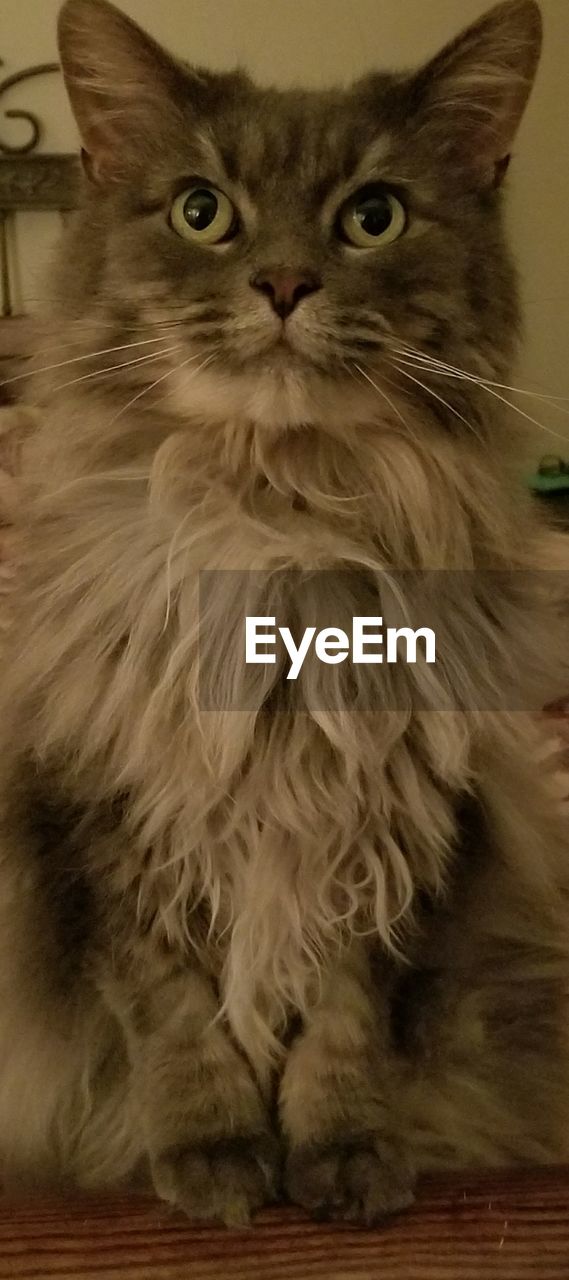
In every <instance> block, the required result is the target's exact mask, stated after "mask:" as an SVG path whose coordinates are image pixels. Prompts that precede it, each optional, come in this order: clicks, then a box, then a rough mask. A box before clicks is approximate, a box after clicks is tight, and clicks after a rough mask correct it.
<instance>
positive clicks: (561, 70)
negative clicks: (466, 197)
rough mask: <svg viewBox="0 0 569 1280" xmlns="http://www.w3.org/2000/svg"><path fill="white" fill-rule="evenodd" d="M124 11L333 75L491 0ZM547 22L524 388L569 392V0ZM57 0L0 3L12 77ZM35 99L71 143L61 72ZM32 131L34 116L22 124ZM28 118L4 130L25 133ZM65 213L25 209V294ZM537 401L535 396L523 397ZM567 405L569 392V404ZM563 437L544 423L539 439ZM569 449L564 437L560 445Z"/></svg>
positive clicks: (193, 5) (526, 153) (129, 1)
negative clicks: (30, 212) (29, 122)
mask: <svg viewBox="0 0 569 1280" xmlns="http://www.w3.org/2000/svg"><path fill="white" fill-rule="evenodd" d="M121 3H122V8H123V9H124V10H125V11H126V12H127V13H129V14H130V15H131V16H132V17H134V18H136V19H137V20H138V21H140V22H141V23H142V24H143V25H145V26H146V27H147V28H148V30H150V31H151V32H152V33H153V34H154V35H155V36H157V37H158V38H160V39H162V40H163V41H164V42H165V43H167V44H169V45H170V47H171V48H172V49H173V50H175V51H176V52H177V53H179V54H180V55H182V56H184V57H186V58H187V59H189V60H194V61H197V62H202V63H205V64H208V65H210V66H212V67H218V68H222V67H228V66H232V65H235V63H237V62H241V63H242V64H244V65H246V66H247V67H248V68H250V70H251V71H253V72H254V73H255V74H256V75H257V76H258V77H259V78H260V79H262V80H264V81H269V80H275V81H277V82H280V83H283V84H284V83H289V84H290V83H294V82H304V83H306V84H313V85H317V84H324V83H325V82H326V81H333V80H336V81H346V80H349V78H350V77H352V76H355V75H358V74H359V73H361V72H363V71H365V70H368V69H370V68H372V67H402V66H406V65H412V64H413V63H415V62H418V61H421V60H423V59H424V58H425V57H426V56H427V55H429V54H430V53H432V52H434V51H435V50H436V49H437V47H438V46H440V45H441V44H443V43H444V42H445V40H447V39H448V38H450V37H451V36H452V35H454V34H455V33H456V32H457V30H459V29H460V27H461V26H463V25H465V24H466V23H468V22H469V21H471V20H473V19H474V18H476V17H477V16H478V15H479V14H480V13H482V12H483V11H484V10H485V9H486V8H488V4H485V3H484V0H357V3H349V0H348V2H346V0H215V3H212V0H162V3H160V4H157V3H156V0H121ZM541 3H542V10H543V14H544V19H545V26H546V42H545V51H544V57H543V62H542V67H541V71H540V76H539V79H538V83H537V86H536V89H535V92H534V95H533V97H532V99H531V103H530V107H529V110H528V113H527V116H526V118H525V120H524V123H523V126H522V129H521V131H520V135H519V140H518V146H517V153H516V157H515V164H514V166H513V168H512V171H511V178H510V193H511V199H510V215H509V216H510V221H511V228H512V235H513V238H514V243H515V246H516V249H517V253H518V258H519V263H520V267H521V273H522V282H523V290H524V298H525V304H526V316H527V340H526V350H525V354H524V360H523V366H522V369H521V372H520V376H522V377H523V379H524V384H525V385H530V386H532V387H534V386H535V387H537V386H539V387H541V388H542V389H544V390H546V391H549V392H551V393H555V394H556V395H563V394H565V395H569V370H568V363H569V361H568V357H569V349H568V335H569V231H568V221H569V169H568V155H569V148H568V146H567V133H568V129H569V74H568V73H569V0H541ZM58 8H59V3H58V0H0V55H1V57H2V58H3V60H4V63H5V70H6V73H9V72H11V71H14V70H17V69H19V68H20V67H22V66H25V65H28V64H31V63H33V62H36V61H44V60H46V59H50V58H52V57H55V34H54V32H55V20H56V15H57V11H58ZM16 104H17V105H19V106H22V107H24V106H25V107H29V108H31V109H32V110H33V109H34V106H35V107H37V109H38V111H39V113H40V114H41V116H42V117H43V119H44V120H45V122H46V126H47V127H46V134H45V142H44V148H45V149H49V150H54V149H64V150H65V149H69V148H70V147H73V146H74V145H75V131H74V128H73V124H72V121H71V118H70V114H69V111H68V108H67V104H66V102H65V98H64V94H63V90H62V87H61V85H60V83H59V78H58V77H51V78H50V79H49V80H42V81H41V82H39V81H38V82H36V83H35V84H34V83H33V82H30V84H29V85H26V86H23V87H22V89H20V90H19V91H14V92H13V94H11V95H10V103H9V104H8V99H6V105H12V106H15V105H16ZM21 127H22V128H23V126H21ZM19 128H20V126H19V125H17V124H16V123H14V124H10V122H9V121H4V120H3V119H2V118H1V117H0V133H1V135H2V136H5V137H7V138H9V139H10V140H12V141H16V140H18V137H19V136H20V135H18V132H17V130H18V129H19ZM56 224H57V219H55V218H53V217H49V216H41V215H26V216H25V217H22V218H21V220H20V225H19V228H18V250H19V254H20V257H22V258H23V270H22V275H21V280H20V292H21V295H23V296H25V298H26V299H27V300H28V301H29V302H31V301H33V299H34V298H35V297H36V296H37V294H38V292H39V291H40V290H41V272H42V270H43V267H44V264H45V259H46V256H47V254H48V251H49V244H50V242H51V241H52V239H53V235H54V233H55V230H56ZM524 403H526V404H530V403H531V404H532V405H533V401H532V402H524ZM568 403H569V402H568ZM529 411H530V412H532V413H534V414H535V416H536V417H538V418H542V419H543V421H544V422H545V423H546V424H547V425H548V427H549V430H550V431H553V433H555V432H562V433H564V434H565V436H566V437H568V438H569V415H565V416H564V415H563V414H562V412H561V411H559V412H555V411H554V410H553V409H552V408H551V407H549V409H548V411H547V414H546V415H544V414H543V411H542V409H540V408H539V402H537V405H536V406H534V407H533V408H530V409H529ZM556 445H559V446H560V441H559V440H558V439H556V436H555V434H553V435H548V434H547V433H545V432H542V431H540V430H539V429H538V428H537V427H536V449H539V450H540V451H541V452H543V451H551V450H553V451H555V448H556ZM560 447H561V446H560Z"/></svg>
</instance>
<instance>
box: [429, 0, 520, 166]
mask: <svg viewBox="0 0 569 1280" xmlns="http://www.w3.org/2000/svg"><path fill="white" fill-rule="evenodd" d="M541 44H542V21H541V14H540V11H539V7H538V5H537V4H536V3H535V0H505V2H504V3H502V4H498V5H496V7H495V8H494V9H491V10H490V12H489V13H487V14H485V15H484V16H483V17H482V18H480V19H479V21H478V22H475V23H474V24H473V26H471V27H468V28H467V30H466V31H464V32H463V33H462V34H461V35H459V36H458V37H457V39H456V40H453V41H452V43H451V44H449V45H447V46H446V48H444V49H443V50H442V52H441V53H439V54H438V56H437V57H436V58H434V59H433V60H432V61H431V62H429V63H427V65H426V66H425V67H423V68H422V69H421V70H420V71H419V73H418V74H417V75H416V76H415V77H414V78H413V80H412V82H411V100H412V102H413V104H414V111H413V114H415V112H416V113H417V124H418V127H419V129H420V131H421V133H424V137H425V142H426V143H427V145H429V147H430V148H432V149H433V153H434V154H436V155H439V156H440V157H441V159H443V158H444V159H447V160H448V162H449V163H451V164H452V165H453V166H454V168H455V169H458V170H459V171H460V173H461V175H462V176H463V177H464V180H465V181H467V182H468V183H470V184H471V185H473V186H475V187H478V188H484V187H486V188H488V187H491V186H497V185H498V184H499V182H500V181H501V179H502V177H503V175H504V173H505V172H506V169H507V167H508V161H509V156H510V152H511V149H512V145H513V142H514V138H515V135H516V133H517V130H518V126H519V124H520V121H521V118H522V116H523V113H524V110H525V107H526V103H527V100H528V98H529V95H530V92H531V89H532V85H533V82H534V79H535V74H536V71H537V67H538V63H539V58H540V53H541Z"/></svg>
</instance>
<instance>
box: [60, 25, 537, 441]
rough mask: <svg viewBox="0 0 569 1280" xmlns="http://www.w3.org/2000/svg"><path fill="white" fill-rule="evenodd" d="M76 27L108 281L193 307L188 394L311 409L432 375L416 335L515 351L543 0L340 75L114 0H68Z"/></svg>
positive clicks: (178, 360) (183, 318) (136, 303)
mask: <svg viewBox="0 0 569 1280" xmlns="http://www.w3.org/2000/svg"><path fill="white" fill-rule="evenodd" d="M60 30H61V47H62V56H63V65H64V70H65V72H66V76H67V80H68V84H69V88H70V93H71V98H72V102H73V104H74V107H75V111H76V115H77V118H78V122H79V125H80V127H81V130H82V133H83V138H84V142H85V146H86V150H87V153H88V160H87V169H88V173H89V175H90V177H91V180H92V184H93V185H92V193H91V201H90V204H91V209H89V207H88V208H87V210H86V211H85V213H84V214H83V215H82V217H83V225H82V226H81V224H80V232H79V245H80V250H81V253H82V254H84V255H87V257H89V258H90V278H91V280H92V281H95V280H96V281H97V289H96V297H95V299H94V300H93V301H94V303H95V304H96V305H100V303H101V300H103V299H104V305H105V306H106V307H107V309H108V310H109V311H110V313H111V315H112V316H113V317H116V318H117V324H118V325H119V326H120V323H121V318H122V321H123V322H124V323H127V322H128V323H130V324H132V323H137V324H140V323H142V324H148V326H149V332H162V333H166V332H168V333H170V331H169V330H168V329H167V328H165V327H164V326H167V325H168V324H169V323H170V322H172V323H173V325H174V327H173V328H172V330H171V335H172V345H174V346H176V345H177V349H176V351H174V352H172V353H171V355H170V357H169V359H170V361H171V363H172V366H175V365H177V366H179V373H178V374H176V375H175V376H174V377H173V379H172V383H173V385H172V387H171V388H170V390H171V391H172V392H173V394H174V395H175V396H176V397H177V400H178V402H179V403H181V404H182V405H183V402H184V398H185V397H186V396H188V397H191V402H192V404H193V405H194V406H197V407H200V406H203V408H204V410H207V412H210V413H214V414H216V413H219V414H220V415H222V416H223V415H226V414H227V413H230V414H232V415H235V414H244V415H245V416H247V417H251V418H253V419H256V420H260V421H263V420H265V421H267V424H268V425H271V424H274V425H281V424H282V423H301V422H303V421H310V420H314V417H315V415H316V416H317V415H318V414H321V413H324V414H328V416H330V415H333V416H334V415H339V416H340V417H341V415H342V414H344V415H345V413H346V412H351V413H356V414H358V413H361V414H364V415H366V414H367V413H369V412H374V408H372V407H371V406H372V405H373V406H374V407H375V411H376V412H377V407H378V400H379V398H381V397H383V403H384V404H387V403H388V402H389V398H390V388H392V391H394V394H395V396H396V398H397V397H399V398H400V396H401V393H403V394H404V393H407V395H410V396H411V398H413V397H417V396H421V395H422V394H423V392H422V391H421V388H418V386H417V383H414V382H413V381H412V379H413V377H415V373H414V372H413V366H411V365H407V364H406V363H403V362H404V361H405V353H406V352H408V351H410V350H411V349H413V350H414V351H415V352H421V353H425V354H427V355H428V354H434V355H435V357H436V358H438V359H442V360H444V361H447V362H450V364H454V365H459V366H460V367H462V368H464V367H465V362H466V367H467V368H468V367H469V368H472V367H473V365H474V366H475V367H476V368H477V370H478V372H482V373H484V372H487V371H488V370H490V371H492V372H494V371H495V372H499V371H500V370H501V368H502V366H503V364H504V362H507V360H508V358H509V356H510V354H511V349H512V342H513V338H514V335H515V329H516V319H517V316H516V300H515V289H514V284H513V279H512V273H511V268H510V266H509V261H508V258H507V255H506V252H505V249H504V245H503V240H502V234H501V225H500V216H499V194H498V191H497V188H498V186H499V181H500V178H501V176H502V171H503V169H504V167H505V165H504V161H505V158H506V157H507V155H508V151H509V147H510V145H511V141H512V138H513V134H514V132H515V129H516V127H517V124H518V122H519V118H520V116H521V113H522V110H523V106H524V105H525V100H526V98H527V94H528V92H529V88H530V86H531V80H532V75H533V71H534V69H535V65H536V62H537V56H538V52H539V15H538V13H537V10H536V7H535V5H534V4H533V3H532V0H513V2H512V3H507V4H506V5H501V6H499V9H498V10H497V11H495V12H494V14H493V15H490V16H489V17H488V18H487V19H486V20H485V21H483V22H481V23H480V24H478V25H477V27H476V28H474V29H472V30H471V31H470V32H468V33H466V34H465V36H464V37H463V38H462V40H461V41H460V42H458V43H456V44H455V45H454V46H451V47H450V49H449V50H447V51H445V52H443V54H442V55H440V56H439V59H438V60H435V62H434V63H432V64H429V66H428V67H427V68H426V69H423V70H422V71H421V72H420V73H418V74H417V75H414V76H383V75H377V76H370V77H367V78H366V79H365V80H363V81H361V82H359V83H358V84H357V85H356V86H354V87H353V88H352V89H350V90H347V91H332V92H329V93H322V92H313V93H302V92H297V91H287V92H279V91H276V90H263V89H258V88H256V87H255V86H254V85H253V84H252V83H251V82H250V81H249V79H248V78H247V77H246V76H244V75H242V74H235V75H228V76H219V75H213V74H210V73H206V72H202V71H199V72H194V71H192V70H189V69H187V68H185V67H182V66H180V64H177V63H174V62H173V61H172V60H171V59H169V58H168V56H167V55H165V54H164V53H163V52H162V51H161V50H159V49H158V47H157V46H155V45H154V44H153V43H152V42H150V41H149V40H148V39H147V38H146V37H145V36H143V35H142V33H140V32H139V30H138V28H135V27H134V26H133V25H132V24H131V23H130V22H129V21H128V20H127V19H125V18H124V17H123V16H122V15H119V14H118V13H117V11H116V10H114V9H112V8H111V7H110V6H108V5H107V4H106V3H104V0H68V3H67V5H66V6H65V8H64V12H63V16H62V22H61V28H60ZM76 242H77V241H76ZM84 275H85V271H84V268H83V271H82V272H79V274H78V279H84ZM68 279H69V277H68ZM81 287H82V286H81ZM89 305H90V302H88V303H87V311H88V308H89ZM158 326H162V327H161V328H158ZM415 368H416V367H415ZM373 384H375V385H373ZM452 390H454V389H452ZM452 390H451V395H452ZM445 398H446V397H445Z"/></svg>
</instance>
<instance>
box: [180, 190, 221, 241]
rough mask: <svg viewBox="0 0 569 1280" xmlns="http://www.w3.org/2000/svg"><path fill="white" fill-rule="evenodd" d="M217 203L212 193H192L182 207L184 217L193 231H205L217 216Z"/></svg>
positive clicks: (205, 191)
mask: <svg viewBox="0 0 569 1280" xmlns="http://www.w3.org/2000/svg"><path fill="white" fill-rule="evenodd" d="M217 210H218V203H217V198H216V196H214V194H213V191H207V190H205V189H204V190H203V191H192V194H191V196H188V199H187V200H186V203H185V205H184V217H185V219H186V222H188V223H189V225H190V227H193V229H194V231H206V230H207V228H208V227H211V224H212V222H214V221H215V218H216V216H217Z"/></svg>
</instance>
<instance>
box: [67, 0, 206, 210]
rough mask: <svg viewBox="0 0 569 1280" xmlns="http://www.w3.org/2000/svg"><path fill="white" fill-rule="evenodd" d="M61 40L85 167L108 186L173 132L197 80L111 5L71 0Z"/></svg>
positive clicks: (102, 1) (99, 0) (103, 0)
mask: <svg viewBox="0 0 569 1280" xmlns="http://www.w3.org/2000/svg"><path fill="white" fill-rule="evenodd" d="M58 37H59V52H60V56H61V66H62V70H63V74H64V77H65V83H66V87H67V91H68V94H69V98H70V101H71V106H72V108H73V113H74V115H75V119H76V121H77V124H78V127H79V131H80V133H81V138H82V142H83V147H84V152H83V156H84V160H85V161H86V169H87V172H88V175H89V177H90V178H92V179H93V180H94V181H95V182H97V183H100V184H102V185H105V184H106V183H108V182H112V181H115V180H116V179H117V178H120V177H121V175H123V174H124V173H125V172H128V169H129V165H131V164H132V163H133V162H136V160H137V159H138V161H139V162H140V161H141V160H142V159H143V157H144V155H145V152H146V149H147V148H148V146H149V145H152V144H154V145H156V140H157V139H158V140H159V139H160V137H161V136H163V135H164V130H166V131H167V130H168V129H169V128H171V126H172V117H173V115H174V116H175V112H176V108H177V104H178V102H179V101H180V100H181V98H182V97H183V94H184V92H185V93H186V95H187V93H188V85H189V82H190V78H191V77H190V74H189V73H188V72H186V71H185V70H184V69H183V68H182V66H181V64H180V63H178V62H176V60H175V59H174V58H171V57H170V55H169V54H168V53H166V51H165V50H164V49H162V48H161V46H160V45H159V44H157V43H156V41H155V40H153V39H152V38H151V37H150V36H147V35H146V33H145V32H144V31H142V29H141V28H140V27H139V26H138V25H137V23H135V22H133V21H132V20H131V19H130V18H128V17H127V16H126V14H124V13H122V12H121V10H120V9H117V8H116V7H115V6H114V5H113V4H109V3H108V0H66V3H65V4H64V5H63V8H62V10H61V12H60V15H59V27H58Z"/></svg>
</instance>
